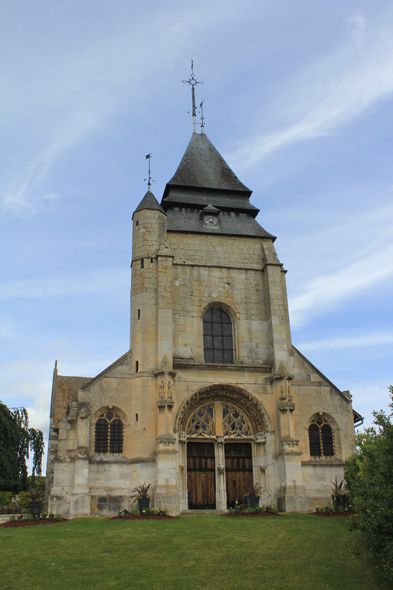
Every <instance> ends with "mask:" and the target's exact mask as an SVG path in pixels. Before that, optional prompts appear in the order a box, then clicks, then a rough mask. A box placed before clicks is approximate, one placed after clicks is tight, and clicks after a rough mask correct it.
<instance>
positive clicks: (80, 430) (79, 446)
mask: <svg viewBox="0 0 393 590" xmlns="http://www.w3.org/2000/svg"><path fill="white" fill-rule="evenodd" d="M74 403H76V402H74ZM77 406H78V414H77V429H76V432H77V439H76V452H75V455H74V458H75V474H74V488H73V490H72V493H71V497H70V516H71V518H72V517H74V516H87V515H89V514H90V491H89V438H90V420H89V416H90V404H89V403H87V402H82V403H79V404H77ZM70 419H71V420H74V419H75V417H74V416H73V415H72V414H71V412H70Z"/></svg>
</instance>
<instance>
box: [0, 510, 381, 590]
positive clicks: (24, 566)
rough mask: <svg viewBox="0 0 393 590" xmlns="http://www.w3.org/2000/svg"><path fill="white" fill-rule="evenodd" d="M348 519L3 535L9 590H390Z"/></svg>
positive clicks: (67, 528)
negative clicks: (348, 525)
mask: <svg viewBox="0 0 393 590" xmlns="http://www.w3.org/2000/svg"><path fill="white" fill-rule="evenodd" d="M359 547H360V537H359V535H358V533H357V532H349V531H348V530H347V528H346V525H345V523H344V519H342V518H318V517H315V516H312V515H308V514H295V513H293V514H287V515H286V516H285V517H281V518H225V517H222V516H218V515H190V516H181V517H180V518H177V519H175V520H146V521H141V520H134V521H126V520H122V521H110V520H108V519H103V518H78V519H75V520H72V521H70V522H69V523H57V524H54V525H42V526H33V527H26V528H20V529H3V528H0V588H1V590H8V589H9V590H18V589H19V588H29V589H39V590H47V589H48V590H61V589H63V588H67V589H72V590H77V589H79V588H80V589H83V590H85V589H89V588H100V589H101V588H126V589H132V590H139V589H140V590H189V589H195V588H202V589H203V590H205V589H207V588H210V589H211V590H224V589H225V590H248V589H250V590H251V589H252V590H259V589H263V590H278V589H280V590H283V589H285V590H308V589H310V590H311V589H312V590H315V588H319V589H320V588H331V589H333V590H341V589H342V590H344V589H346V590H374V589H377V588H379V589H383V590H388V588H391V586H390V585H389V584H388V583H387V582H383V581H382V578H381V577H380V574H379V572H378V571H377V569H376V568H374V567H373V565H372V563H371V562H370V561H369V560H367V559H365V557H364V555H360V557H354V556H353V555H354V554H356V552H357V548H359Z"/></svg>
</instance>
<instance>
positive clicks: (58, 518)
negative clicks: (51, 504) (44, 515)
mask: <svg viewBox="0 0 393 590" xmlns="http://www.w3.org/2000/svg"><path fill="white" fill-rule="evenodd" d="M56 520H57V522H60V521H61V514H59V513H57V514H56Z"/></svg>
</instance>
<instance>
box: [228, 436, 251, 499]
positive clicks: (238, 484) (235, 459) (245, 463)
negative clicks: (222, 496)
mask: <svg viewBox="0 0 393 590" xmlns="http://www.w3.org/2000/svg"><path fill="white" fill-rule="evenodd" d="M225 477H226V487H227V507H228V508H233V507H234V505H235V503H236V500H237V501H238V502H239V504H243V503H245V498H244V496H245V495H246V494H247V492H248V490H249V489H250V488H251V486H252V484H253V476H252V449H251V443H237V442H233V443H225Z"/></svg>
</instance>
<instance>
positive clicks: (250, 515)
mask: <svg viewBox="0 0 393 590" xmlns="http://www.w3.org/2000/svg"><path fill="white" fill-rule="evenodd" d="M221 516H234V517H239V516H245V517H252V516H255V517H256V518H261V517H262V518H263V517H264V516H274V517H275V516H284V514H270V513H269V512H262V513H261V514H231V513H230V512H225V514H221Z"/></svg>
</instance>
